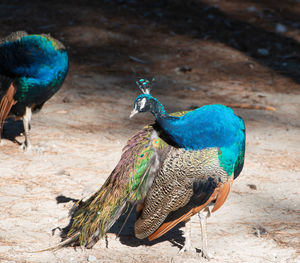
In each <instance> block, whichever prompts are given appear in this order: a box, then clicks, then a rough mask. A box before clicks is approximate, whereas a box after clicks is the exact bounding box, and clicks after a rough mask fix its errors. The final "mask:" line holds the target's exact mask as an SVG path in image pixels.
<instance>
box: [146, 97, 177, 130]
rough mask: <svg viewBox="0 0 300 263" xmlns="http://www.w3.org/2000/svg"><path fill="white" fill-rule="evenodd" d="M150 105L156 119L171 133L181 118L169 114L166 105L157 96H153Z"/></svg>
mask: <svg viewBox="0 0 300 263" xmlns="http://www.w3.org/2000/svg"><path fill="white" fill-rule="evenodd" d="M150 105H151V106H150V111H151V113H152V114H153V115H154V117H155V119H156V121H157V122H158V123H159V124H160V126H161V127H162V128H163V129H164V130H165V131H166V132H167V133H171V131H172V129H173V128H174V125H176V121H177V120H179V118H178V117H174V116H171V115H169V114H168V113H167V112H166V110H165V108H164V106H163V105H162V104H161V103H160V102H159V101H158V100H157V99H156V98H151V104H150Z"/></svg>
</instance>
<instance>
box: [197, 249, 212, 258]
mask: <svg viewBox="0 0 300 263" xmlns="http://www.w3.org/2000/svg"><path fill="white" fill-rule="evenodd" d="M200 256H201V257H203V258H205V259H207V260H211V259H212V257H211V256H210V255H209V254H208V253H207V252H205V251H203V250H201V252H200Z"/></svg>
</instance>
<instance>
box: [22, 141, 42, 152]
mask: <svg viewBox="0 0 300 263" xmlns="http://www.w3.org/2000/svg"><path fill="white" fill-rule="evenodd" d="M20 148H21V149H22V150H23V151H24V152H25V153H37V154H42V153H44V151H45V149H44V148H43V147H39V146H32V145H31V144H29V145H26V143H22V144H21V146H20Z"/></svg>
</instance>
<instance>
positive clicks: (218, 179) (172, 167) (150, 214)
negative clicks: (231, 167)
mask: <svg viewBox="0 0 300 263" xmlns="http://www.w3.org/2000/svg"><path fill="white" fill-rule="evenodd" d="M218 156H219V149H218V148H209V149H203V150H199V151H186V150H184V149H182V148H172V149H171V150H170V151H169V153H168V155H167V157H166V158H165V160H164V161H163V163H162V166H161V168H160V170H159V172H158V174H157V176H156V177H155V178H154V181H153V184H152V186H151V188H150V189H149V191H148V193H147V196H146V198H145V201H144V207H143V211H142V213H141V215H140V217H139V218H138V220H137V222H136V223H135V235H136V237H138V238H146V237H148V238H149V240H153V239H156V238H158V237H160V236H161V235H163V234H164V233H166V232H167V231H169V230H170V229H171V228H173V227H174V226H175V225H177V224H178V223H180V222H182V221H186V220H188V219H189V218H190V217H191V216H193V215H194V214H196V213H197V212H199V211H200V210H201V209H203V208H204V207H205V206H206V205H208V204H210V203H211V202H213V201H214V202H215V205H216V206H218V207H219V206H221V205H222V203H223V202H224V201H225V200H226V197H227V195H228V192H229V189H230V185H231V179H230V178H229V177H228V175H227V173H226V171H225V170H224V169H223V168H222V167H220V164H219V158H218Z"/></svg>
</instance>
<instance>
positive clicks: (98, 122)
mask: <svg viewBox="0 0 300 263" xmlns="http://www.w3.org/2000/svg"><path fill="white" fill-rule="evenodd" d="M299 17H300V4H299V1H296V0H295V1H292V0H289V1H275V0H274V1H267V0H265V1H251V0H247V1H238V0H228V1H225V0H224V1H221V0H214V1H209V0H205V1H189V0H186V1H179V0H177V1H137V0H136V1H134V0H131V1H129V0H128V1H125V0H119V1H109V0H107V1H74V0H73V1H69V0H65V1H48V2H47V1H40V3H36V1H35V0H28V1H17V0H9V1H5V0H2V1H1V3H0V21H1V32H0V36H1V37H2V36H5V35H7V34H8V33H10V32H11V31H16V30H26V31H28V32H29V33H51V35H53V36H54V37H56V38H58V39H60V40H61V41H63V42H64V43H65V45H66V46H67V48H68V51H69V55H70V71H69V74H68V77H67V79H66V81H65V83H64V85H63V87H62V88H61V90H60V91H59V92H58V93H57V94H56V95H55V96H54V97H53V98H52V99H51V100H49V101H48V102H47V103H46V105H45V106H44V108H43V110H42V111H41V112H40V113H38V114H37V115H35V116H33V120H32V130H31V132H32V133H31V135H32V137H31V138H32V143H33V144H34V145H35V146H38V147H39V149H40V151H38V152H32V153H23V151H22V150H21V149H20V148H19V146H18V144H17V143H16V142H14V140H13V139H14V138H16V139H17V141H19V142H22V141H23V139H24V138H23V136H20V134H21V133H22V124H21V123H20V122H13V121H11V120H8V121H7V123H6V126H5V131H4V140H3V142H2V145H1V148H0V160H1V166H0V178H1V183H0V199H1V207H0V212H1V220H0V262H87V261H90V262H205V261H206V260H204V259H202V258H201V257H200V256H199V254H198V253H196V250H195V252H194V253H188V254H183V255H182V254H178V251H179V249H180V248H181V246H182V244H183V241H184V238H183V237H182V231H181V230H182V225H180V226H179V228H176V229H174V230H173V231H170V233H168V234H167V235H166V236H164V237H162V238H160V239H159V240H157V241H155V242H152V243H151V242H147V241H140V240H138V239H136V238H135V237H134V235H133V224H134V215H133V216H131V217H130V219H129V221H128V223H127V224H126V227H125V229H124V230H123V231H122V233H121V235H120V237H119V238H117V239H116V238H115V237H116V233H117V232H118V229H119V228H120V226H121V225H122V222H123V220H124V217H122V218H121V220H120V221H119V222H118V223H117V225H116V226H115V227H114V228H113V229H112V230H111V231H110V232H111V233H109V235H108V248H106V247H105V242H104V240H101V241H99V242H98V243H97V244H96V245H95V246H94V248H93V249H89V250H81V249H80V248H79V249H76V250H75V249H74V248H70V247H69V248H63V249H61V250H59V251H57V252H41V253H29V252H30V251H33V250H40V249H43V248H47V247H48V246H51V245H55V244H57V243H58V242H59V241H60V237H59V230H56V231H54V234H53V233H52V229H54V228H56V227H65V226H66V225H68V223H69V217H68V211H69V209H70V208H71V207H72V205H73V203H74V201H76V200H78V199H81V198H86V197H88V196H89V195H91V194H92V193H93V192H94V191H96V190H97V189H98V188H99V187H100V186H101V184H102V183H103V182H104V180H105V178H106V177H107V176H108V175H109V174H110V172H111V171H112V169H113V168H114V166H115V165H116V164H117V162H118V160H119V157H120V154H121V149H122V147H123V146H124V145H125V144H126V141H127V139H128V138H129V137H130V136H131V135H132V134H134V133H135V132H136V131H137V130H139V129H140V128H142V127H143V126H144V125H145V124H147V123H151V122H152V121H153V117H152V116H150V114H144V115H141V114H140V115H139V116H137V117H135V118H134V119H129V117H128V116H129V114H130V111H131V108H132V104H133V101H134V99H135V97H136V96H137V95H139V93H140V91H139V90H138V88H137V87H136V86H135V80H136V79H137V78H139V77H155V79H156V82H155V85H154V87H153V91H152V93H153V95H154V96H156V97H157V98H159V99H160V101H161V102H162V103H163V104H164V105H165V106H166V109H167V110H168V111H169V112H173V111H178V110H184V109H190V108H195V107H199V106H201V105H204V104H211V103H223V104H231V105H233V106H235V105H237V104H241V103H246V104H252V105H260V106H266V105H268V106H272V107H274V108H276V111H266V110H257V109H242V108H235V111H236V112H237V113H238V114H239V115H241V116H242V117H243V118H244V120H245V122H246V126H247V146H246V147H247V150H246V160H245V167H244V170H243V172H242V174H241V175H240V177H239V178H238V179H237V180H236V181H235V183H234V185H233V187H232V191H231V193H230V196H229V198H228V200H227V202H226V203H225V205H224V206H223V207H222V208H221V209H220V210H219V211H217V212H216V213H215V214H213V216H212V217H211V218H210V219H209V220H208V240H209V242H208V243H209V250H210V253H211V255H212V256H213V259H212V260H211V261H210V262H290V263H291V262H300V119H299V116H300V85H299V80H300V73H299V69H300V61H299V58H300V57H299V54H300V43H299V41H300V20H299ZM192 224H193V233H192V241H193V245H194V246H195V247H196V248H198V249H197V251H199V248H200V247H201V243H200V242H201V239H200V227H199V222H198V218H193V220H192Z"/></svg>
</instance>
